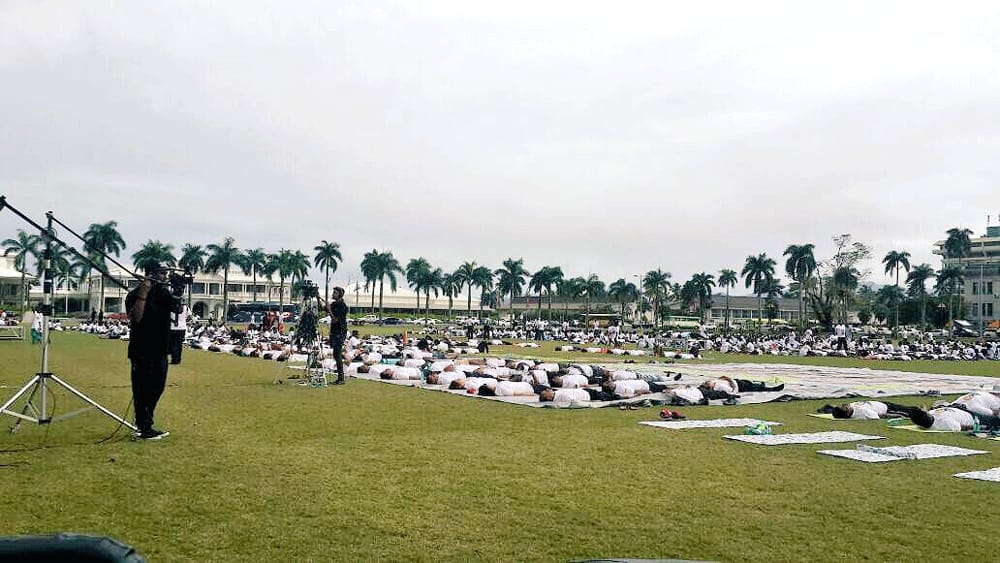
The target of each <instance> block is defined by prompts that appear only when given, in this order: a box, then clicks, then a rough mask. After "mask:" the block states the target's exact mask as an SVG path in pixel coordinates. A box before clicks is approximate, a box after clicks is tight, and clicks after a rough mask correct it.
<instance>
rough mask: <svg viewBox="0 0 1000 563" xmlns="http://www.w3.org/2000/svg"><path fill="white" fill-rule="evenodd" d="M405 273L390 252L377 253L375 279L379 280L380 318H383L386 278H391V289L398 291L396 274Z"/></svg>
mask: <svg viewBox="0 0 1000 563" xmlns="http://www.w3.org/2000/svg"><path fill="white" fill-rule="evenodd" d="M401 273H403V268H402V267H401V266H400V265H399V261H398V260H396V257H395V256H393V255H392V252H389V251H388V250H387V251H385V252H378V253H376V258H375V274H376V276H375V279H377V280H378V316H379V317H381V316H382V295H383V290H384V288H385V278H389V289H390V290H391V291H392V292H393V293H395V291H396V274H401Z"/></svg>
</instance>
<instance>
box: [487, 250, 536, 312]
mask: <svg viewBox="0 0 1000 563" xmlns="http://www.w3.org/2000/svg"><path fill="white" fill-rule="evenodd" d="M494 273H495V274H496V275H497V289H498V290H499V291H500V296H501V297H503V296H504V295H507V296H510V305H509V309H508V311H509V312H508V315H510V317H511V318H513V316H514V299H516V298H518V297H520V296H521V294H522V293H523V292H524V284H525V278H526V277H527V276H528V271H527V270H525V269H524V258H518V259H517V260H514V259H513V258H508V259H506V260H504V261H503V267H501V268H498V269H497V270H496V272H494Z"/></svg>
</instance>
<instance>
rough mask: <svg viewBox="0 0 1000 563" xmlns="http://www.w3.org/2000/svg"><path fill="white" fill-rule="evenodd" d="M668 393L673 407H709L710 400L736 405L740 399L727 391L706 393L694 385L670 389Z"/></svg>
mask: <svg viewBox="0 0 1000 563" xmlns="http://www.w3.org/2000/svg"><path fill="white" fill-rule="evenodd" d="M666 393H667V396H668V397H670V404H671V405H707V404H708V401H709V399H724V400H725V401H726V404H736V400H737V399H739V398H740V396H739V395H734V394H732V393H727V392H725V391H719V390H711V391H705V390H703V389H702V388H701V387H694V386H692V385H684V386H681V387H674V388H673V389H668V390H667V391H666Z"/></svg>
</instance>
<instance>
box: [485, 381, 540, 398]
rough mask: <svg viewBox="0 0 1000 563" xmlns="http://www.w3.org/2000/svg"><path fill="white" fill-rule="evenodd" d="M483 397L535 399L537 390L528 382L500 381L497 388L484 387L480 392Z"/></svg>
mask: <svg viewBox="0 0 1000 563" xmlns="http://www.w3.org/2000/svg"><path fill="white" fill-rule="evenodd" d="M478 392H479V394H480V395H483V396H487V397H490V396H497V397H534V396H535V388H534V387H532V385H531V384H530V383H528V382H526V381H500V382H498V383H497V384H496V386H495V387H493V388H490V387H489V386H487V385H483V386H481V387H480V388H479V390H478Z"/></svg>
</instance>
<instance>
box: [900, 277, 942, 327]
mask: <svg viewBox="0 0 1000 563" xmlns="http://www.w3.org/2000/svg"><path fill="white" fill-rule="evenodd" d="M934 275H935V274H934V268H932V267H931V265H930V264H920V265H919V266H914V267H913V269H912V270H910V273H908V274H907V275H906V284H907V289H906V292H907V293H908V294H909V295H910V297H918V298H920V328H921V329H923V328H924V327H926V326H927V280H929V279H930V278H932V277H934Z"/></svg>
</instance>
